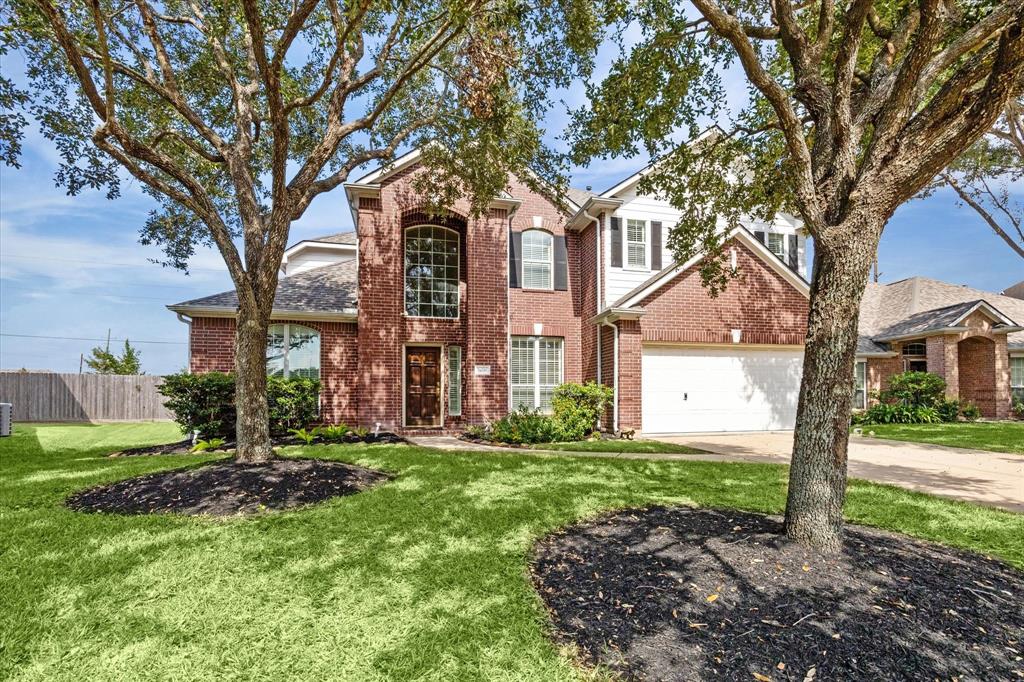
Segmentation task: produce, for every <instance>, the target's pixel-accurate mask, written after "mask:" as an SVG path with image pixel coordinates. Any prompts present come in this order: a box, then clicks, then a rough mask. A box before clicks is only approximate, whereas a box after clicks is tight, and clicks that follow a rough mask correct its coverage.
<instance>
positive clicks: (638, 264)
mask: <svg viewBox="0 0 1024 682" xmlns="http://www.w3.org/2000/svg"><path fill="white" fill-rule="evenodd" d="M625 260H626V267H627V268H646V267H647V221H646V220H636V219H634V218H629V219H627V220H626V258H625Z"/></svg>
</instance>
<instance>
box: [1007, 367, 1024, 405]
mask: <svg viewBox="0 0 1024 682" xmlns="http://www.w3.org/2000/svg"><path fill="white" fill-rule="evenodd" d="M1010 393H1011V395H1013V398H1014V400H1019V401H1020V402H1022V403H1024V356H1020V357H1014V358H1010Z"/></svg>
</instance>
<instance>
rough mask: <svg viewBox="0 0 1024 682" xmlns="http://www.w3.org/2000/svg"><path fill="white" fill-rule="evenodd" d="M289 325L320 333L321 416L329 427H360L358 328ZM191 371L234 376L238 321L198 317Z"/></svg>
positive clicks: (194, 326) (194, 324) (346, 324)
mask: <svg viewBox="0 0 1024 682" xmlns="http://www.w3.org/2000/svg"><path fill="white" fill-rule="evenodd" d="M284 322H289V323H291V324H299V325H302V326H304V327H309V328H311V329H316V330H317V331H319V332H320V381H321V383H322V385H323V388H322V390H321V393H320V414H321V418H322V419H323V421H324V422H326V423H334V422H338V421H344V422H346V423H348V424H350V425H353V424H356V423H357V418H358V415H357V411H356V406H357V405H358V403H359V394H358V381H357V375H356V373H357V369H358V354H357V352H356V325H355V324H353V323H351V322H311V321H308V320H274V321H273V322H272V324H281V323H284ZM189 343H190V347H191V351H190V360H191V361H190V367H189V369H190V371H192V372H195V373H202V372H232V371H234V369H235V366H234V364H235V321H234V319H232V318H227V317H197V318H195V319H193V320H192V324H191V326H190V337H189Z"/></svg>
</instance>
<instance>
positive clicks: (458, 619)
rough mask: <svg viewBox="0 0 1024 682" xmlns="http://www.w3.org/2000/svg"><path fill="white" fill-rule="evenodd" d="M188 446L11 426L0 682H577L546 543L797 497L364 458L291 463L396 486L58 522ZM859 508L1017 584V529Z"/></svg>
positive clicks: (677, 478)
mask: <svg viewBox="0 0 1024 682" xmlns="http://www.w3.org/2000/svg"><path fill="white" fill-rule="evenodd" d="M177 437H178V433H177V431H176V430H175V429H174V427H173V426H170V425H166V424H147V425H103V426H40V427H30V426H23V425H19V426H18V427H17V430H16V435H15V436H14V437H12V438H6V439H3V440H2V441H0V591H2V592H0V603H2V604H3V613H4V617H3V618H2V619H0V678H3V679H7V680H75V681H78V680H115V679H116V680H122V679H124V680H128V679H131V680H136V679H161V680H171V679H246V680H248V679H266V680H277V679H281V680H284V679H287V680H322V679H341V680H409V679H417V680H510V681H511V680H578V679H581V678H582V677H583V675H584V673H582V672H580V671H578V670H577V669H576V668H575V667H574V665H573V664H572V663H571V662H570V660H569V659H568V658H567V657H565V656H562V655H561V654H560V652H559V651H558V650H557V649H556V647H555V646H554V645H552V644H551V643H550V641H549V640H548V638H547V637H546V631H545V622H546V621H545V612H544V610H543V608H542V607H541V604H540V601H539V600H538V599H537V598H536V596H535V595H534V593H533V591H532V588H531V586H530V584H529V581H528V576H527V556H528V552H529V550H530V547H531V545H532V543H533V541H534V540H535V539H536V538H537V537H538V536H540V535H542V534H545V533H547V532H549V531H552V530H554V529H556V528H558V527H560V526H562V525H565V524H567V523H570V522H572V521H575V520H577V519H580V518H581V517H587V516H591V515H594V514H597V513H599V512H602V511H604V510H609V509H614V508H619V507H624V506H640V505H650V504H694V505H703V506H716V507H736V508H742V509H748V510H753V511H762V512H780V511H781V510H782V508H783V504H784V501H785V475H786V470H785V469H784V468H783V467H779V466H773V465H764V464H745V463H736V464H733V463H715V462H666V461H647V460H639V459H629V460H618V459H599V458H592V457H585V456H579V457H560V456H557V455H540V454H536V453H523V452H521V451H519V452H515V451H510V452H508V453H471V452H441V451H434V450H424V449H418V448H414V447H408V446H366V445H350V446H319V447H313V448H308V449H306V450H300V449H298V448H290V449H288V450H287V454H290V455H297V454H300V453H301V454H303V455H307V456H316V457H322V458H325V459H336V460H342V461H347V462H358V463H360V464H363V465H367V466H372V467H377V468H380V469H385V470H388V471H391V472H394V473H395V474H397V478H396V479H395V480H394V481H392V482H390V483H388V484H385V485H383V486H380V487H377V488H374V489H372V490H370V491H368V492H365V493H361V494H359V495H355V496H351V497H343V498H337V499H335V500H332V501H329V502H326V503H324V504H321V505H317V506H314V507H310V508H306V509H303V510H295V511H289V512H280V513H269V514H265V515H262V516H257V517H250V518H240V519H229V520H215V519H206V518H185V517H172V516H145V517H122V516H111V515H99V514H82V513H76V512H71V511H69V510H67V509H65V508H64V507H63V506H62V500H63V499H64V498H65V496H67V495H68V494H69V493H71V492H72V491H75V490H79V489H82V488H86V487H89V486H93V485H96V484H99V483H105V482H109V481H115V480H118V479H123V478H127V477H130V476H136V475H139V474H143V473H147V472H152V471H156V470H160V469H170V468H176V467H183V466H188V465H193V464H196V463H199V462H203V461H209V460H212V459H215V457H214V456H210V455H195V456H192V455H190V456H169V457H168V456H165V457H134V458H115V459H111V458H107V457H105V453H107V452H110V451H113V450H116V449H121V448H125V447H130V446H136V445H143V444H155V443H159V442H168V441H171V440H173V439H175V438H177ZM846 512H847V516H848V518H849V519H850V520H851V521H854V522H859V523H865V524H872V525H877V526H882V527H885V528H890V529H902V530H905V531H907V532H910V533H913V534H915V535H918V536H921V537H924V538H931V539H935V540H939V541H942V542H946V543H949V544H952V545H957V546H961V547H969V548H973V549H976V550H978V551H981V552H985V553H988V554H992V555H997V556H1000V557H1002V558H1004V559H1006V560H1007V561H1010V562H1012V563H1013V564H1015V565H1016V566H1018V567H1024V515H1016V514H1011V513H1009V512H1004V511H999V510H995V509H989V508H983V507H976V506H972V505H968V504H962V503H957V502H951V501H948V500H941V499H937V498H933V497H929V496H926V495H921V494H916V493H911V492H906V491H902V490H899V489H896V488H891V487H884V486H879V485H873V484H868V483H863V482H858V481H853V482H851V485H850V492H849V501H848V503H847V508H846ZM868 653H869V652H865V654H866V655H867V654H868Z"/></svg>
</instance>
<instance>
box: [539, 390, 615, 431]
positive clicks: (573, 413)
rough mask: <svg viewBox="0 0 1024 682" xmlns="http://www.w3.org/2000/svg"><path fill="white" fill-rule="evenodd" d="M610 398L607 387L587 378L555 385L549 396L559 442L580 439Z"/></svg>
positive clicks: (610, 391) (594, 425)
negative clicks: (581, 381) (577, 381)
mask: <svg viewBox="0 0 1024 682" xmlns="http://www.w3.org/2000/svg"><path fill="white" fill-rule="evenodd" d="M611 399H612V389H611V388H610V387H608V386H603V385H600V384H597V383H595V382H593V381H588V382H587V383H585V384H574V383H565V384H562V385H560V386H558V387H556V388H555V392H554V396H553V397H552V399H551V406H552V408H553V409H554V421H555V429H556V437H557V439H558V440H561V441H577V440H584V439H586V438H587V437H588V436H590V434H592V433H593V432H594V430H595V429H596V428H597V420H598V418H599V417H600V416H601V413H602V412H604V408H605V406H607V405H608V403H609V402H610V401H611Z"/></svg>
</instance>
